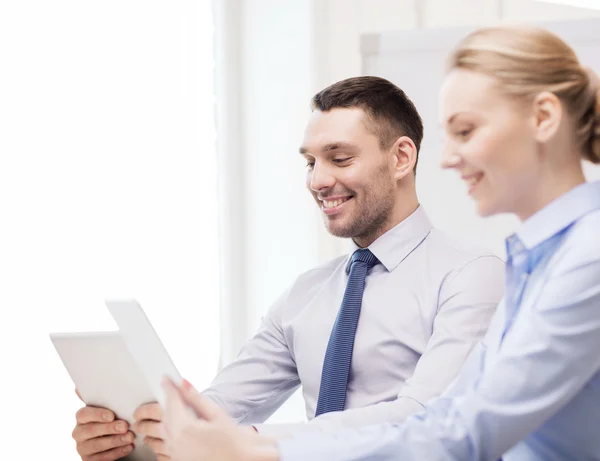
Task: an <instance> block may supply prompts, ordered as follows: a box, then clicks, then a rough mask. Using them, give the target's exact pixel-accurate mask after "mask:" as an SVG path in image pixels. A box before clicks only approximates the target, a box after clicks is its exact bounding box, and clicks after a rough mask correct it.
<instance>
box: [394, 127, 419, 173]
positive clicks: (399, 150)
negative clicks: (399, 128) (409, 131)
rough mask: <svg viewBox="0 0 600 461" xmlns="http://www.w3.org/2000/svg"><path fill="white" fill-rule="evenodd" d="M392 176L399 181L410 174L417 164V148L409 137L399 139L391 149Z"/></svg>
mask: <svg viewBox="0 0 600 461" xmlns="http://www.w3.org/2000/svg"><path fill="white" fill-rule="evenodd" d="M390 157H391V160H390V162H391V168H392V175H393V176H394V179H396V180H397V181H398V180H400V179H402V178H404V177H405V176H407V175H408V174H410V173H411V172H412V171H413V170H414V168H415V165H416V163H417V146H415V143H414V142H413V140H412V139H410V138H409V137H408V136H401V137H399V138H398V139H397V140H396V142H395V143H394V145H393V146H392V148H391V156H390Z"/></svg>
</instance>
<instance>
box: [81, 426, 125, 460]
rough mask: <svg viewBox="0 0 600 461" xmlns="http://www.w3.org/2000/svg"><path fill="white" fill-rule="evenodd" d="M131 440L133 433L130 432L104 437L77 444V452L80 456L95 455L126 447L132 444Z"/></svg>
mask: <svg viewBox="0 0 600 461" xmlns="http://www.w3.org/2000/svg"><path fill="white" fill-rule="evenodd" d="M133 439H134V437H133V433H131V432H128V433H127V434H121V435H105V436H104V437H96V438H95V439H90V440H86V441H85V442H82V443H80V444H78V446H77V451H78V452H79V454H80V455H85V456H89V455H95V454H97V453H102V452H104V451H108V450H112V449H113V448H119V447H126V446H127V445H130V444H132V443H133Z"/></svg>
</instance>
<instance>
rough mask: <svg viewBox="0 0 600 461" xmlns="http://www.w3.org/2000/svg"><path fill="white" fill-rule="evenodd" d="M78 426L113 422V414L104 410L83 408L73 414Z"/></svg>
mask: <svg viewBox="0 0 600 461" xmlns="http://www.w3.org/2000/svg"><path fill="white" fill-rule="evenodd" d="M75 419H77V423H78V424H87V423H109V422H111V421H114V419H115V414H114V413H113V412H112V411H110V410H107V409H106V408H98V407H90V406H85V407H83V408H80V409H79V411H78V412H77V413H76V414H75Z"/></svg>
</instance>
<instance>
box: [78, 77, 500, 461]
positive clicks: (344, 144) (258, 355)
mask: <svg viewBox="0 0 600 461" xmlns="http://www.w3.org/2000/svg"><path fill="white" fill-rule="evenodd" d="M313 109H314V110H313V113H312V115H311V117H310V120H309V122H308V126H307V128H306V132H305V137H304V141H303V144H302V146H301V148H300V154H301V155H302V156H303V158H304V159H305V161H306V167H307V186H308V189H309V190H310V192H311V194H312V195H313V197H314V199H315V201H316V203H317V205H318V206H319V207H320V209H321V210H322V213H323V219H324V222H325V226H326V227H327V229H328V231H329V232H330V233H332V234H333V235H335V236H338V237H345V238H352V240H353V242H354V245H355V250H356V251H353V252H352V253H351V254H350V255H348V256H345V257H340V258H336V259H334V260H332V261H330V262H328V263H326V264H324V265H322V266H320V267H317V268H315V269H313V270H311V271H308V272H307V273H305V274H303V275H301V276H300V277H299V278H298V279H297V280H296V282H295V283H294V284H293V285H292V286H291V287H290V288H289V289H288V290H287V291H286V292H285V293H284V294H283V295H282V296H281V297H280V298H279V300H278V301H276V302H275V304H274V305H273V306H272V308H271V309H270V311H269V312H268V313H267V315H266V316H265V318H264V320H263V324H262V326H261V328H260V329H259V331H258V333H257V334H256V335H255V336H254V337H253V338H252V339H251V340H249V341H248V342H247V343H246V344H245V345H244V347H243V348H242V350H241V352H240V355H239V356H238V358H237V359H236V360H235V361H234V362H233V363H232V364H230V365H229V366H227V367H225V368H224V369H223V370H222V371H221V372H220V373H219V374H218V376H217V377H216V379H215V380H214V382H213V383H212V385H211V387H210V388H209V389H208V390H206V391H205V392H204V395H205V396H207V397H209V398H210V399H211V400H212V401H214V402H216V403H217V404H218V406H220V407H221V408H223V409H225V411H226V412H227V413H228V414H229V415H230V416H232V417H233V418H234V419H235V420H236V421H237V422H238V423H240V424H243V425H254V426H255V428H256V430H258V431H259V432H261V433H265V434H272V435H282V434H287V433H291V432H294V431H300V430H311V429H315V430H317V429H320V428H324V427H329V426H336V425H337V426H339V425H343V426H355V425H362V424H369V423H377V422H383V421H393V422H401V421H403V420H404V419H405V418H406V417H407V416H409V415H411V414H413V413H416V412H418V411H420V410H421V409H422V408H423V404H424V402H425V401H427V400H429V399H430V398H432V397H435V396H437V395H439V394H440V393H441V391H442V390H444V388H445V387H446V386H447V385H448V384H449V383H450V382H451V381H452V379H453V378H454V377H455V375H456V374H457V372H458V371H459V369H460V367H461V365H462V364H463V362H464V360H465V358H466V356H467V355H468V353H469V352H470V350H471V348H472V346H473V345H474V344H475V343H477V342H478V341H479V340H480V339H481V338H482V336H483V335H484V334H485V332H486V330H487V327H488V324H489V321H490V318H491V316H492V314H493V312H494V310H495V307H496V305H497V303H498V302H499V300H500V298H501V297H502V288H503V271H504V267H503V264H502V262H501V261H500V260H499V259H498V258H497V257H495V256H493V255H492V254H491V253H486V252H482V251H479V250H477V249H473V248H470V247H469V246H466V245H465V244H463V243H460V242H457V241H455V240H454V239H452V238H450V237H448V236H446V235H445V234H443V233H441V232H440V231H438V230H436V229H433V228H432V226H431V224H430V222H429V220H428V219H427V216H426V214H425V211H424V210H423V209H422V207H420V206H419V202H418V198H417V194H416V189H415V172H416V165H417V159H418V151H419V146H420V143H421V139H422V136H423V126H422V122H421V118H420V116H419V114H418V112H417V110H416V108H415V106H414V105H413V103H412V102H411V101H410V100H409V99H408V98H407V96H406V95H405V94H404V92H402V90H400V89H399V88H398V87H396V86H395V85H393V84H392V83H390V82H388V81H387V80H384V79H381V78H376V77H358V78H352V79H348V80H344V81H341V82H338V83H335V84H334V85H332V86H330V87H328V88H326V89H324V90H323V91H321V92H320V93H318V94H317V95H315V96H314V98H313ZM359 314H360V321H359ZM300 385H302V390H303V395H304V399H305V402H306V413H307V418H308V419H309V420H310V422H309V423H307V424H306V423H305V424H298V425H291V426H290V425H286V426H270V425H260V423H263V422H264V421H265V420H266V419H267V418H268V417H269V416H270V415H271V414H272V413H273V412H274V411H275V410H276V409H277V408H278V407H279V406H280V405H281V404H282V403H283V402H284V401H285V400H286V399H287V398H288V397H289V396H290V395H291V394H292V393H293V392H294V390H296V389H297V388H298V387H299V386H300ZM102 415H105V416H107V417H108V418H109V420H110V421H108V420H106V421H104V420H102V419H101V417H102ZM162 416H163V415H162V411H161V409H160V407H159V406H158V405H157V404H151V405H146V406H144V407H141V408H140V409H138V411H137V414H136V419H137V422H136V424H135V425H134V427H133V428H132V429H133V431H134V432H136V433H139V434H144V435H145V436H146V442H147V443H148V444H149V445H150V447H151V448H152V449H153V450H154V451H155V452H156V453H157V454H158V455H159V459H169V458H168V455H167V449H166V447H165V445H164V443H163V440H162V438H163V434H164V432H163V427H162V425H161V422H160V421H161V420H162ZM113 419H114V415H113V414H112V413H110V412H108V411H107V410H105V409H97V408H90V407H86V408H84V409H82V410H80V412H79V413H78V416H77V421H78V424H77V427H76V428H75V431H74V434H73V436H74V438H75V440H76V441H77V448H78V452H79V453H80V455H81V456H82V459H83V460H84V461H88V460H98V459H103V460H113V459H118V458H119V457H121V456H123V449H131V440H132V436H133V434H131V433H127V429H125V428H122V430H121V431H117V430H116V427H115V426H116V425H117V424H121V425H123V424H124V422H115V421H113ZM124 434H125V435H124ZM121 437H125V440H121Z"/></svg>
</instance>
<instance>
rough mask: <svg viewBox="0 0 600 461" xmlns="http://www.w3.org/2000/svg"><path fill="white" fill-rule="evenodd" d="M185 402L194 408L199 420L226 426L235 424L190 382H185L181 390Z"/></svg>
mask: <svg viewBox="0 0 600 461" xmlns="http://www.w3.org/2000/svg"><path fill="white" fill-rule="evenodd" d="M180 392H181V397H182V399H183V401H184V402H185V403H186V404H187V405H189V406H190V407H192V408H193V409H194V411H195V412H196V415H197V416H198V417H199V418H202V419H204V420H206V421H209V422H220V423H226V424H232V425H234V424H235V423H234V422H233V420H232V419H231V418H230V417H229V415H228V414H227V413H225V412H224V411H223V409H222V408H221V407H219V406H218V405H217V404H216V403H215V402H213V401H212V400H210V399H209V398H207V397H204V396H203V395H202V394H200V392H198V391H197V390H196V389H195V388H194V387H193V386H192V385H191V384H190V383H189V381H186V380H184V381H183V385H182V386H181V389H180Z"/></svg>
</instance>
